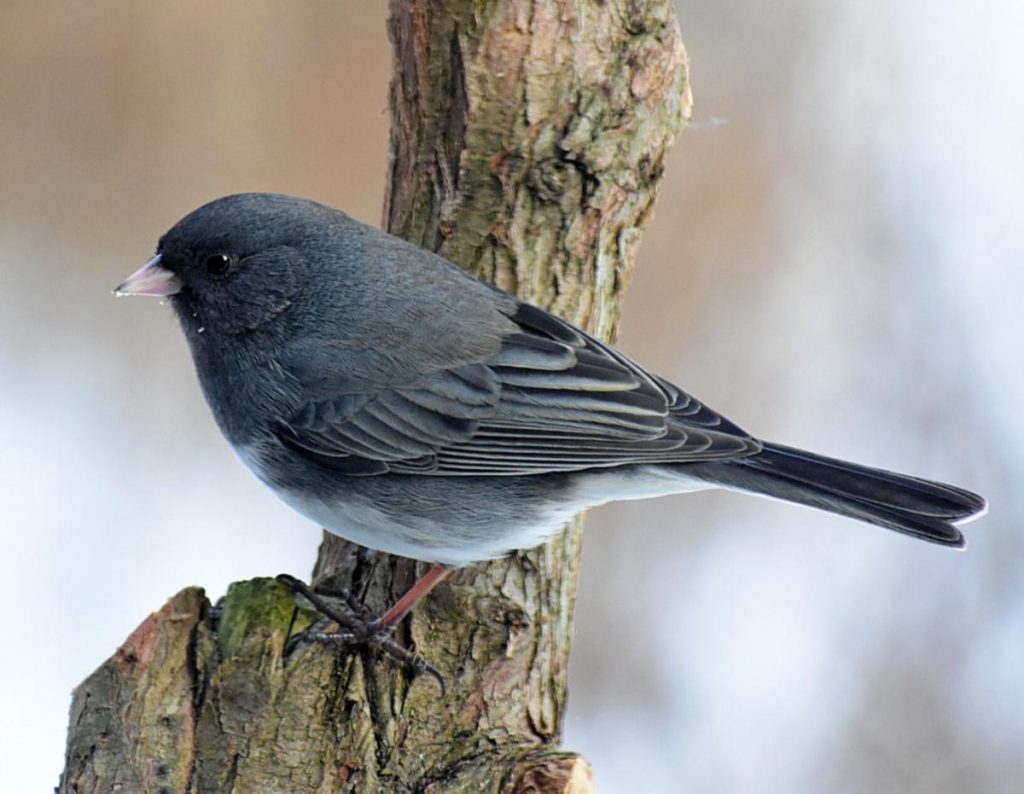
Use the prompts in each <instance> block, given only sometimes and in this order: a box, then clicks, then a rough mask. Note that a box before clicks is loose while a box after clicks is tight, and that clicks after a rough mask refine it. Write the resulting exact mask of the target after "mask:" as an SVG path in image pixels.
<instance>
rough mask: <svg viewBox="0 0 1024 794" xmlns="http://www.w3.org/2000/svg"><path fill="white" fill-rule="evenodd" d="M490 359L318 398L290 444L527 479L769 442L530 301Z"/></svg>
mask: <svg viewBox="0 0 1024 794" xmlns="http://www.w3.org/2000/svg"><path fill="white" fill-rule="evenodd" d="M511 319H512V320H513V321H514V323H515V325H516V331H515V332H514V333H511V334H509V335H507V336H506V337H505V338H504V339H503V343H502V346H501V349H500V350H499V351H498V352H497V353H496V354H494V355H492V356H490V357H489V358H488V359H487V360H486V361H480V362H476V363H470V364H465V365H463V366H459V367H454V368H451V369H447V370H442V371H438V372H432V373H427V374H424V375H421V376H419V377H417V378H414V379H412V380H410V381H408V382H404V383H399V384H388V385H383V386H375V387H372V388H364V389H362V390H355V389H349V390H347V391H345V392H344V393H339V394H337V395H336V396H332V397H331V398H329V399H324V400H319V401H316V402H310V403H307V404H306V405H304V406H303V407H302V409H301V410H300V411H299V412H298V413H296V414H295V416H293V417H291V418H289V419H288V420H287V421H286V422H283V423H281V425H280V426H279V428H278V429H277V433H278V437H279V438H280V439H281V441H282V442H283V443H284V444H286V445H287V446H289V447H290V448H292V449H293V450H295V451H297V452H299V453H300V454H303V455H305V456H306V457H308V458H310V459H312V460H314V461H316V462H317V463H319V464H321V465H325V466H329V467H331V468H334V469H337V470H339V471H341V472H345V473H349V474H361V475H373V474H384V473H388V472H391V473H397V474H427V475H446V476H452V475H524V474H542V473H550V472H566V471H579V470H583V469H589V468H599V467H610V466H622V465H628V464H638V463H658V462H697V461H708V460H723V459H729V458H737V457H744V456H747V455H751V454H753V453H755V452H758V451H759V450H760V449H761V446H760V443H759V442H758V441H757V440H756V439H753V438H751V437H750V436H749V435H747V434H746V433H745V432H743V431H742V430H741V429H740V428H738V427H737V426H736V425H734V424H732V423H731V422H729V421H728V420H727V419H724V418H723V417H722V416H720V415H719V414H717V413H715V412H714V411H712V410H711V409H709V408H707V407H706V406H704V405H702V404H701V403H700V402H698V401H697V400H695V399H693V398H692V397H691V396H690V395H688V394H686V393H685V392H683V391H681V390H680V389H678V388H676V387H675V386H673V385H672V384H670V383H668V382H666V381H664V380H662V379H660V378H658V377H657V376H655V375H652V374H650V373H648V372H647V371H645V370H644V369H643V368H641V367H640V366H638V365H637V364H635V363H634V362H632V361H630V360H629V359H628V358H627V357H626V356H624V355H623V354H621V353H619V352H618V351H616V350H614V349H613V348H611V347H609V346H608V345H605V344H603V343H602V342H599V341H598V340H596V339H594V338H593V337H591V336H589V335H588V334H586V333H584V332H583V331H580V330H579V329H577V328H575V327H574V326H572V325H570V324H569V323H566V322H564V321H563V320H560V319H558V318H557V317H555V316H554V315H551V314H548V313H547V312H544V311H542V310H541V309H538V308H536V307H533V306H530V305H528V304H518V306H517V307H516V309H515V313H514V314H513V315H512V317H511Z"/></svg>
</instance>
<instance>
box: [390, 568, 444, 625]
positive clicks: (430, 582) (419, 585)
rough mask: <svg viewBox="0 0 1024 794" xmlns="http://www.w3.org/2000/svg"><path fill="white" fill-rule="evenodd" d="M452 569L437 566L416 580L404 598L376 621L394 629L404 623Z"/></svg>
mask: <svg viewBox="0 0 1024 794" xmlns="http://www.w3.org/2000/svg"><path fill="white" fill-rule="evenodd" d="M451 572H452V569H451V568H449V567H448V566H447V565H435V566H434V567H433V568H431V569H430V570H429V571H427V572H426V573H425V574H423V576H421V577H420V578H419V579H417V580H416V582H415V584H413V586H412V587H410V588H409V589H408V590H407V591H406V593H405V595H404V596H402V597H401V598H399V599H398V600H397V601H396V602H395V603H394V605H393V606H392V607H391V609H389V610H388V611H387V612H385V613H384V614H383V615H381V616H380V618H379V619H378V620H377V621H376V622H377V624H378V625H380V626H381V628H385V629H393V628H394V627H395V626H397V625H398V624H399V623H401V622H402V618H404V617H405V616H406V615H408V614H409V613H410V612H412V610H413V608H414V607H415V606H416V605H417V604H418V603H419V602H420V601H421V600H422V599H423V597H424V596H425V595H426V594H427V593H429V592H430V591H431V590H433V589H434V588H435V587H437V585H439V584H440V583H441V582H442V581H444V580H445V579H446V578H447V576H448V574H450V573H451Z"/></svg>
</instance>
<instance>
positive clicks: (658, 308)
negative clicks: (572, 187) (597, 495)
mask: <svg viewBox="0 0 1024 794" xmlns="http://www.w3.org/2000/svg"><path fill="white" fill-rule="evenodd" d="M0 13H2V25H0V180H2V185H3V190H2V192H0V207H2V210H0V268H2V271H0V273H2V275H0V286H2V288H0V309H2V311H0V340H2V341H0V395H2V397H0V399H2V405H3V409H4V410H3V411H2V413H0V441H2V449H3V450H4V454H3V455H2V456H0V543H2V550H0V593H2V597H3V602H4V603H5V604H6V605H7V612H6V614H7V616H8V617H7V619H6V625H5V627H4V634H5V636H6V638H7V639H6V641H5V643H4V647H5V650H4V652H3V653H2V654H0V666H2V668H3V671H2V675H0V687H3V691H2V692H0V700H2V702H3V704H4V706H3V709H2V713H3V717H2V718H0V746H2V747H3V748H4V754H5V757H6V758H7V759H8V760H7V761H5V763H3V764H2V765H0V790H2V791H10V792H28V791H47V790H49V787H51V786H52V785H54V784H55V783H56V781H57V775H58V773H59V771H60V768H61V765H62V751H63V743H64V733H65V728H66V718H67V708H68V705H69V702H70V700H69V698H70V691H71V688H72V687H73V686H74V685H75V684H76V683H78V682H79V681H80V680H82V679H83V678H84V677H85V676H86V675H88V674H89V672H90V671H91V670H92V669H93V668H94V667H95V666H96V665H98V664H99V663H100V662H101V661H102V660H103V659H104V658H106V657H107V656H108V655H109V654H110V653H111V652H112V651H113V650H114V649H115V648H116V647H117V645H118V644H119V643H120V642H121V641H122V640H123V639H124V637H125V636H126V635H127V634H128V633H129V632H130V631H131V630H132V629H133V628H134V627H135V626H136V625H137V623H138V622H139V621H140V620H141V619H142V618H143V617H144V616H145V615H146V614H147V613H148V612H149V611H150V610H152V609H155V608H157V607H159V606H160V605H161V604H162V603H163V601H164V600H165V599H166V598H167V597H168V596H170V595H171V594H172V593H174V592H176V591H177V590H178V589H180V588H181V587H182V586H184V585H186V584H191V583H197V584H202V585H204V586H205V587H206V588H207V589H208V591H209V592H210V594H211V595H212V596H213V597H215V598H216V597H217V596H219V595H220V594H222V593H223V591H224V589H225V587H226V585H227V583H228V582H230V581H232V580H235V579H242V578H248V577H251V576H255V575H272V574H275V573H277V572H279V571H282V570H288V571H293V572H298V573H301V572H304V571H307V570H308V569H309V567H310V565H311V563H312V560H313V557H314V552H315V548H316V545H317V542H318V539H319V530H318V529H317V528H316V527H315V526H313V525H311V524H309V523H307V522H306V521H304V520H303V519H301V518H299V517H298V516H296V515H293V514H292V513H291V512H289V510H288V509H287V508H286V507H285V506H284V505H282V504H280V503H279V502H278V501H277V500H276V499H275V498H274V497H273V496H272V495H271V494H270V493H269V491H266V490H264V489H263V488H262V486H260V485H259V484H258V483H257V481H256V480H255V479H254V478H253V477H252V476H251V475H250V474H249V473H248V472H247V471H246V470H245V469H244V468H243V467H242V466H241V465H239V464H238V462H237V461H236V460H235V458H234V456H233V454H232V453H231V451H230V450H229V449H228V446H227V445H226V444H225V443H224V442H223V441H222V440H221V438H220V437H219V434H218V431H217V430H216V428H215V427H214V424H213V421H212V419H211V418H210V416H209V414H208V411H207V409H206V406H205V404H204V403H203V399H202V397H201V395H200V393H199V389H198V387H197V384H196V382H195V378H194V375H193V372H192V365H191V362H190V361H189V357H188V353H187V351H186V349H185V345H184V340H183V339H182V338H181V335H180V333H179V332H178V329H177V327H176V322H175V321H174V319H173V317H172V316H171V312H170V309H169V308H168V307H163V308H161V307H160V306H158V305H156V303H155V302H150V301H142V300H138V301H116V302H115V300H114V299H113V298H112V297H111V295H110V289H111V288H112V287H113V286H114V285H115V284H116V283H117V282H118V281H119V280H120V279H121V278H122V277H123V276H125V275H126V274H128V273H129V272H130V271H132V270H134V269H135V268H136V267H137V266H139V265H140V264H141V263H142V262H144V261H145V260H146V259H147V258H148V257H149V255H150V253H151V252H152V250H153V247H154V245H155V242H156V240H157V238H158V236H159V235H160V234H161V233H162V232H164V231H165V230H166V228H167V227H168V226H169V225H170V224H171V223H172V222H173V221H175V220H176V219H177V218H179V217H180V216H181V215H182V214H184V213H185V212H187V211H189V210H191V209H193V208H194V207H195V206H197V205H199V204H200V203H202V202H204V201H207V200H209V199H211V198H214V197H216V196H219V195H222V194H225V193H231V192H238V191H245V190H271V191H280V192H286V193H293V194H298V195H303V196H307V197H309V198H313V199H317V200H320V201H323V202H326V203H328V204H332V205H335V206H338V207H341V208H344V209H345V210H347V211H348V212H349V213H351V214H353V215H355V216H357V217H359V218H361V219H363V220H366V221H368V222H371V223H378V222H379V218H380V208H381V204H382V197H383V185H384V167H385V157H386V150H387V126H388V120H387V116H386V106H387V103H386V89H387V81H388V76H389V69H390V64H389V56H390V53H389V46H388V43H387V40H386V36H385V32H384V15H385V8H384V4H383V3H357V2H340V1H335V2H328V1H327V0H319V1H317V2H312V1H303V2H292V3H287V4H285V3H277V2H271V1H270V0H246V1H245V2H241V0H235V1H234V2H222V3H217V4H211V3H201V2H198V1H197V0H188V1H187V2H178V3H138V2H130V1H129V0H105V1H104V2H98V3H67V2H62V3H61V2H47V1H46V0H31V1H29V0H5V2H4V3H3V5H2V11H0ZM679 15H680V20H681V25H682V29H683V35H684V39H685V41H686V44H687V47H688V49H689V52H690V57H691V61H692V77H693V87H694V93H695V96H696V110H695V115H694V123H693V125H692V127H691V128H690V130H689V131H687V132H686V133H684V135H683V136H682V138H681V139H680V141H679V143H678V145H677V146H676V148H675V150H674V153H673V154H672V156H671V159H670V162H669V163H668V170H667V177H666V180H665V184H664V188H663V190H662V195H661V198H660V202H659V205H658V211H657V217H656V219H655V221H654V222H653V223H652V225H651V227H650V229H649V231H648V233H647V235H646V238H645V242H644V244H643V246H642V249H641V254H640V263H639V267H638V270H637V276H636V281H635V284H634V286H633V288H632V290H631V291H630V292H629V294H628V296H627V299H626V302H625V316H624V321H623V325H622V333H621V337H620V343H621V346H622V347H623V348H624V349H625V350H626V351H628V352H629V353H630V354H632V355H633V356H635V357H636V358H638V359H639V360H640V361H642V362H644V363H645V364H647V365H649V366H650V367H651V368H653V369H654V370H655V371H658V372H660V373H661V374H663V375H665V376H667V377H668V378H669V379H671V380H674V381H676V382H677V383H679V384H680V385H682V386H684V387H685V388H687V389H688V390H690V391H692V392H694V393H695V394H697V395H698V396H699V397H700V398H701V399H703V400H705V401H706V402H708V403H710V404H711V405H712V406H714V407H715V408H717V409H719V410H721V411H722V412H723V413H725V414H726V415H728V416H730V417H732V418H734V419H736V420H737V421H738V422H739V423H740V424H742V425H743V426H744V427H746V428H748V429H750V430H751V431H753V432H755V433H757V434H758V435H762V436H764V437H767V438H770V439H777V440H779V441H784V442H786V443H789V444H792V445H799V446H806V447H810V448H813V449H815V450H817V451H820V452H823V453H827V454H833V455H838V456H843V457H849V458H853V459H856V460H858V461H862V462H865V463H869V464H875V465H880V466H885V467H887V468H892V469H897V470H901V471H906V472H912V473H916V474H919V475H922V476H927V477H932V478H936V479H941V480H947V481H951V482H955V483H958V484H960V485H964V486H967V487H971V488H974V489H976V490H979V491H981V492H983V493H984V494H985V495H986V496H988V497H989V499H990V500H991V503H992V509H991V511H990V513H989V515H988V516H987V517H986V518H985V519H983V520H981V521H979V522H977V523H976V524H974V525H973V526H971V527H970V528H969V530H970V531H969V535H970V543H971V545H970V549H969V550H968V552H967V553H966V554H958V553H953V552H950V551H948V550H944V549H941V548H937V547H933V546H928V545H925V544H922V543H918V542H913V541H911V540H908V539H904V538H901V537H898V536H895V535H893V534H890V533H886V532H883V531H881V530H875V529H872V528H870V527H866V526H861V525H858V524H854V523H852V522H849V521H846V520H843V519H840V518H835V517H831V516H827V515H823V514H819V513H816V512H812V511H807V510H802V509H800V508H796V507H791V506H786V505H781V504H775V503H772V502H767V501H762V500H756V499H752V498H749V497H741V496H736V495H731V494H723V493H713V494H707V493H702V494H696V495H691V496H686V497H679V498H670V499H663V500H659V501H651V502H640V503H630V504H627V505H622V506H612V507H608V508H604V509H602V510H599V511H595V512H594V514H593V515H592V516H591V518H590V522H589V530H588V537H587V543H586V545H585V549H584V567H583V573H582V582H581V587H580V599H579V611H578V623H577V640H576V644H575V647H574V652H573V666H572V678H571V700H570V709H569V714H568V719H567V723H566V736H565V744H566V746H567V747H570V748H572V749H575V750H579V751H582V752H583V753H584V754H585V755H586V756H587V757H588V758H589V759H590V761H591V762H592V764H593V766H594V770H595V776H596V780H597V783H598V785H599V788H600V790H601V791H603V792H606V794H607V793H608V792H639V791H645V792H646V791H651V792H677V791H678V792H824V791H827V792H866V791H871V792H901V793H902V794H906V793H908V792H909V793H911V794H912V793H914V792H930V793H932V794H939V793H941V792H956V793H957V794H962V793H963V792H1015V791H1021V790H1022V786H1024V783H1022V781H1024V530H1022V528H1021V526H1020V524H1021V521H1020V519H1019V516H1021V515H1024V497H1022V496H1021V490H1020V488H1019V483H1020V482H1021V481H1022V480H1024V458H1022V456H1021V455H1020V454H1019V453H1018V452H1017V450H1019V449H1020V448H1021V445H1022V443H1024V421H1022V420H1021V418H1020V417H1021V406H1022V404H1024V366H1022V360H1021V359H1022V356H1021V353H1022V344H1021V340H1022V334H1024V312H1022V310H1021V308H1020V305H1021V296H1022V294H1024V267H1022V261H1021V259H1022V254H1024V225H1022V223H1021V218H1022V217H1024V145H1022V141H1024V95H1022V93H1021V91H1020V84H1021V81H1022V79H1024V51H1022V50H1021V48H1020V42H1019V39H1020V33H1021V31H1022V30H1024V5H1021V4H1020V3H1015V2H1011V0H1005V1H1004V2H998V1H997V0H950V1H949V2H946V3H941V4H940V3H926V2H916V1H913V0H911V1H909V2H903V3H898V4H897V3H889V2H883V0H826V1H822V0H781V2H775V3H771V4H767V3H763V2H755V1H754V0H733V1H732V2H727V3H705V2H683V3H681V4H680V7H679ZM1014 483H1018V486H1014Z"/></svg>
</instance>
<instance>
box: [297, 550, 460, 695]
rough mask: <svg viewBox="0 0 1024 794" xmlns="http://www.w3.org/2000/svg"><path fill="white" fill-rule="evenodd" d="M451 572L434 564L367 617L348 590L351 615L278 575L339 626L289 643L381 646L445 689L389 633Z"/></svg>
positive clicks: (346, 597)
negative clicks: (386, 607) (376, 615)
mask: <svg viewBox="0 0 1024 794" xmlns="http://www.w3.org/2000/svg"><path fill="white" fill-rule="evenodd" d="M451 571H452V569H451V568H448V567H446V566H444V565H435V566H434V567H433V568H431V569H430V570H429V571H427V572H426V573H425V574H424V575H423V576H421V577H420V578H419V579H417V580H416V582H415V583H414V584H413V586H412V587H410V588H409V590H408V591H407V592H406V593H405V595H403V596H402V597H401V598H399V599H398V601H396V602H395V604H394V606H392V607H391V609H389V610H388V611H387V612H385V613H384V614H383V615H382V616H381V617H380V618H377V619H375V620H369V619H368V615H367V610H366V607H365V606H364V605H363V604H361V603H360V602H359V601H358V600H357V599H356V598H355V597H354V596H353V595H352V594H351V593H348V592H345V593H343V594H342V599H343V600H344V601H345V603H346V604H347V605H348V607H349V609H351V610H352V612H353V615H346V614H344V613H342V612H339V611H338V610H337V609H335V608H334V607H333V606H331V604H329V603H328V602H327V601H326V600H325V599H324V598H323V597H322V596H321V595H320V594H318V593H317V592H316V591H314V590H313V589H312V588H311V587H310V586H309V585H307V584H306V583H305V582H302V581H299V580H298V579H296V578H295V577H294V576H289V575H288V574H281V575H279V576H278V577H277V579H278V581H280V582H283V583H284V584H286V585H288V586H289V587H290V588H291V589H292V590H294V591H295V592H297V593H299V594H300V595H302V596H303V597H304V598H306V600H308V601H309V602H310V603H311V604H312V605H313V606H314V608H316V610H317V611H318V612H320V614H322V615H324V616H325V617H327V618H329V619H330V620H332V621H334V622H335V623H337V624H338V626H339V627H340V631H337V632H326V631H316V630H308V631H304V632H302V633H301V634H298V635H296V636H294V637H292V638H291V639H290V640H289V645H291V646H294V645H295V644H296V643H297V642H299V641H301V640H311V641H313V642H321V643H328V644H332V645H342V646H343V647H350V646H354V645H367V646H371V645H372V646H375V647H377V648H380V649H381V650H382V651H384V653H386V654H387V655H388V656H390V657H391V658H393V659H395V660H397V661H399V662H401V663H402V664H404V665H406V666H407V667H409V668H411V669H412V670H414V671H415V672H417V673H428V674H430V675H432V676H433V677H434V678H436V679H437V681H438V683H439V684H440V685H441V690H442V692H443V691H444V678H443V677H442V676H441V674H440V673H439V672H438V671H437V670H436V669H435V668H434V667H432V666H431V665H430V664H428V663H427V662H425V661H424V660H423V659H421V658H420V657H419V656H417V655H416V654H415V653H414V652H413V651H410V650H409V649H408V648H405V647H403V646H402V645H400V644H399V643H398V642H396V641H395V639H394V638H393V637H392V636H391V635H392V632H393V630H394V628H395V626H397V625H398V624H399V623H400V622H401V621H402V619H403V618H404V617H405V616H406V615H408V614H409V613H410V612H411V611H412V610H413V608H414V607H415V606H416V604H418V603H419V602H420V601H421V600H422V599H423V597H424V596H425V595H427V593H429V592H430V591H431V590H433V589H434V587H436V586H437V585H438V584H439V583H440V582H441V581H442V580H444V578H445V577H447V576H448V574H450V573H451Z"/></svg>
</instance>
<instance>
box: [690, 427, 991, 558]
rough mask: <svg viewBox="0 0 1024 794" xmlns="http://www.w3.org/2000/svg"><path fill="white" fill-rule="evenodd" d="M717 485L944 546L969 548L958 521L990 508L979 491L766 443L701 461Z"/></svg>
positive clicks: (703, 472)
mask: <svg viewBox="0 0 1024 794" xmlns="http://www.w3.org/2000/svg"><path fill="white" fill-rule="evenodd" d="M700 465H701V469H702V475H701V476H703V477H706V478H707V479H708V480H709V481H712V482H715V483H716V484H719V485H723V486H726V487H730V488H735V489H738V490H741V491H747V492H750V493H757V494H762V495H765V496H772V497H776V498H779V499H784V500H786V501H790V502H797V503H799V504H804V505H808V506H810V507H817V508H820V509H823V510H828V511H830V512H833V513H838V514H839V515H844V516H848V517H850V518H856V519H859V520H861V521H867V522H868V523H870V524H875V525H877V526H881V527H885V528H887V529H892V530H895V531H897V532H903V533H905V534H907V535H912V536H914V537H917V538H921V539H922V540H927V541H931V542H932V543H939V544H942V545H944V546H952V547H955V548H963V547H964V545H966V541H965V540H964V536H963V534H962V533H961V532H960V530H959V529H957V527H956V526H955V524H956V523H958V522H961V521H965V520H967V519H969V518H972V517H974V516H976V515H978V514H980V513H982V512H983V511H984V510H985V500H984V499H983V498H982V497H980V496H978V495H977V494H975V493H971V492H970V491H965V490H964V489H962V488H957V487H955V486H952V485H945V484H944V483H939V482H932V481H931V480H922V479H919V478H917V477H909V476H907V475H904V474H897V473H895V472H891V471H885V470H883V469H872V468H869V467H867V466H859V465H857V464H856V463H849V462H847V461H843V460H836V459H835V458H827V457H825V456H823V455H815V454H814V453H812V452H804V451H803V450H799V449H792V448H791V447H784V446H781V445H779V444H770V443H765V444H764V449H763V450H762V451H761V452H760V453H757V454H755V455H751V456H750V457H747V458H741V459H738V460H735V461H729V462H723V463H707V464H700Z"/></svg>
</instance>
